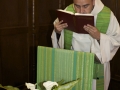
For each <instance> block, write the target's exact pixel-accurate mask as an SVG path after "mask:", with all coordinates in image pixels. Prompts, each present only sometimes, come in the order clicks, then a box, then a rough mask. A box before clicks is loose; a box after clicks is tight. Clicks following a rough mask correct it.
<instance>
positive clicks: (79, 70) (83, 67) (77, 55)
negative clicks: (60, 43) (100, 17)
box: [37, 46, 104, 90]
mask: <svg viewBox="0 0 120 90" xmlns="http://www.w3.org/2000/svg"><path fill="white" fill-rule="evenodd" d="M77 78H80V82H79V83H77V84H76V85H75V87H74V88H73V89H72V90H92V83H93V79H96V81H97V83H96V90H104V67H103V65H102V64H101V63H100V62H99V61H98V60H97V58H96V56H95V54H94V53H88V52H79V51H73V50H65V49H57V48H51V47H44V46H38V47H37V84H38V86H37V88H38V89H39V90H43V89H42V85H41V84H42V83H43V82H44V81H56V82H57V81H60V80H62V79H63V80H65V82H68V81H72V80H76V79H77Z"/></svg>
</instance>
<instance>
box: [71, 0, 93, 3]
mask: <svg viewBox="0 0 120 90" xmlns="http://www.w3.org/2000/svg"><path fill="white" fill-rule="evenodd" d="M92 1H93V0H73V2H75V3H88V2H92Z"/></svg>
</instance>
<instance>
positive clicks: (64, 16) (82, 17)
mask: <svg viewBox="0 0 120 90" xmlns="http://www.w3.org/2000/svg"><path fill="white" fill-rule="evenodd" d="M57 16H58V19H59V21H61V20H63V23H67V24H68V27H67V28H66V29H68V30H71V31H73V32H76V33H83V34H88V32H87V31H85V30H84V29H83V27H84V25H87V24H90V25H92V26H94V16H93V15H92V14H79V13H72V12H70V11H65V10H62V9H57Z"/></svg>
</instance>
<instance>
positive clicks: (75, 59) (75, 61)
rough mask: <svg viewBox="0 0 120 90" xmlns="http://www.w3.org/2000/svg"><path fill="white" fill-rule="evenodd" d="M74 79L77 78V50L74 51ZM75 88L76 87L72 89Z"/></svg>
mask: <svg viewBox="0 0 120 90" xmlns="http://www.w3.org/2000/svg"><path fill="white" fill-rule="evenodd" d="M73 60H74V61H73V79H74V80H75V79H76V65H77V52H74V59H73ZM72 90H75V87H74V88H73V89H72Z"/></svg>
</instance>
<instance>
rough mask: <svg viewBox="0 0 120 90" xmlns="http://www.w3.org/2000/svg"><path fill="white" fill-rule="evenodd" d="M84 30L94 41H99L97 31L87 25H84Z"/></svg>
mask: <svg viewBox="0 0 120 90" xmlns="http://www.w3.org/2000/svg"><path fill="white" fill-rule="evenodd" d="M83 28H84V30H85V31H87V32H88V33H89V34H90V35H91V36H92V37H93V38H94V39H97V40H100V32H99V31H98V29H97V28H96V27H94V26H91V25H89V24H87V25H84V27H83Z"/></svg>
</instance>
